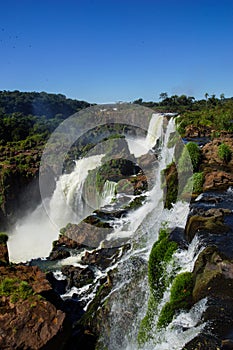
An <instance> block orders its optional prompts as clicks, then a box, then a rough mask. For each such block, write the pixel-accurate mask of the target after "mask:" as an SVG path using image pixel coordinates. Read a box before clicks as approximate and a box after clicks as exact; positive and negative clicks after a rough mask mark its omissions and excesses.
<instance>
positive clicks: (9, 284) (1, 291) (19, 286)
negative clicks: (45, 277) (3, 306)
mask: <svg viewBox="0 0 233 350" xmlns="http://www.w3.org/2000/svg"><path fill="white" fill-rule="evenodd" d="M33 294H34V293H33V289H32V287H31V286H30V285H29V284H28V283H27V282H26V281H20V280H19V279H17V278H8V277H5V278H4V279H3V280H2V281H1V283H0V296H6V297H10V300H11V302H12V303H15V302H16V301H18V300H26V299H28V298H29V297H30V296H32V295H33Z"/></svg>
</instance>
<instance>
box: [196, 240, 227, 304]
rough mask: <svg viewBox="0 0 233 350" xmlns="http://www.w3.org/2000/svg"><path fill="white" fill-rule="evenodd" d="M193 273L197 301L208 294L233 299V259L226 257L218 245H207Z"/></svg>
mask: <svg viewBox="0 0 233 350" xmlns="http://www.w3.org/2000/svg"><path fill="white" fill-rule="evenodd" d="M193 273H194V278H195V284H194V289H193V298H194V301H195V302H197V301H199V300H201V299H202V298H205V297H206V296H213V297H219V298H231V299H232V301H233V261H229V260H227V259H225V257H223V256H222V254H221V253H220V252H219V251H218V250H217V248H216V247H207V248H205V249H204V250H203V251H202V252H201V253H200V254H199V256H198V259H197V261H196V263H195V267H194V271H193Z"/></svg>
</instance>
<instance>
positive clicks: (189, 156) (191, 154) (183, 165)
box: [179, 142, 201, 172]
mask: <svg viewBox="0 0 233 350" xmlns="http://www.w3.org/2000/svg"><path fill="white" fill-rule="evenodd" d="M190 160H191V163H190ZM200 161H201V152H200V149H199V147H198V145H197V144H196V143H195V142H189V143H187V144H186V145H185V146H184V148H183V151H182V153H181V157H180V159H179V170H180V171H181V172H189V171H190V170H192V169H190V168H191V166H192V167H193V171H194V172H196V171H197V170H198V168H199V165H200Z"/></svg>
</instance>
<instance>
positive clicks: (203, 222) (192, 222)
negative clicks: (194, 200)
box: [185, 211, 229, 242]
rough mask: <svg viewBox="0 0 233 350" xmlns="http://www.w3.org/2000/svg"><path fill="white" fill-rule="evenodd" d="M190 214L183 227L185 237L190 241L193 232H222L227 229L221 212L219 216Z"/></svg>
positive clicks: (193, 234)
mask: <svg viewBox="0 0 233 350" xmlns="http://www.w3.org/2000/svg"><path fill="white" fill-rule="evenodd" d="M219 214H220V211H219V212H218V215H217V216H207V217H203V216H199V215H194V216H190V217H189V218H188V220H187V223H186V227H185V238H186V239H187V241H188V242H191V241H192V240H193V238H194V236H195V234H196V233H197V232H199V231H206V232H208V233H214V234H223V233H226V232H228V231H229V228H228V227H227V226H226V225H225V224H224V216H223V213H222V214H221V215H220V216H219Z"/></svg>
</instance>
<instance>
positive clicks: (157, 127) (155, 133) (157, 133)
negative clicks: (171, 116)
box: [145, 113, 164, 149]
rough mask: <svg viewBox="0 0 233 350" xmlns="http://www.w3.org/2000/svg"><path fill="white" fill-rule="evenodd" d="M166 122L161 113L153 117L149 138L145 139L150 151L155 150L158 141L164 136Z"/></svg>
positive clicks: (148, 133)
mask: <svg viewBox="0 0 233 350" xmlns="http://www.w3.org/2000/svg"><path fill="white" fill-rule="evenodd" d="M163 121H164V115H163V114H161V113H154V114H153V115H152V117H151V120H150V124H149V128H148V132H147V136H146V139H145V145H146V147H147V148H148V149H151V148H153V147H154V146H155V145H156V141H157V140H159V139H160V138H161V136H162V131H163V130H162V125H163Z"/></svg>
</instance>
